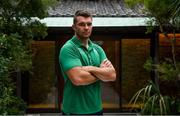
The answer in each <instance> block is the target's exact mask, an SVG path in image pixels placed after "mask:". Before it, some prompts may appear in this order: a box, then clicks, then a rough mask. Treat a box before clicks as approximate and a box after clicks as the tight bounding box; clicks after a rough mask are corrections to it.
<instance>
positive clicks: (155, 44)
mask: <svg viewBox="0 0 180 116" xmlns="http://www.w3.org/2000/svg"><path fill="white" fill-rule="evenodd" d="M158 52H159V34H158V32H156V31H154V32H152V34H151V45H150V55H151V57H152V60H153V64H157V63H158V60H159V58H158ZM151 80H152V81H153V82H154V83H155V84H156V85H158V82H159V79H158V72H157V70H156V69H154V70H153V71H151Z"/></svg>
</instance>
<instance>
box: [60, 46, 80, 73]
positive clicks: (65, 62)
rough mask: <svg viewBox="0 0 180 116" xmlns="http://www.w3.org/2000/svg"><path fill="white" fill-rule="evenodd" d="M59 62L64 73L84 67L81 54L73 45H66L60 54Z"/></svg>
mask: <svg viewBox="0 0 180 116" xmlns="http://www.w3.org/2000/svg"><path fill="white" fill-rule="evenodd" d="M59 62H60V65H61V68H62V70H63V71H64V72H66V71H68V70H70V69H71V68H73V67H77V66H82V63H81V61H80V58H79V54H78V52H77V50H76V48H74V47H73V46H72V45H71V44H65V45H64V46H63V47H62V48H61V50H60V54H59Z"/></svg>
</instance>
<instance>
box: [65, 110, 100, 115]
mask: <svg viewBox="0 0 180 116" xmlns="http://www.w3.org/2000/svg"><path fill="white" fill-rule="evenodd" d="M62 115H86V116H87V115H96V116H101V115H103V110H101V111H99V112H95V113H92V114H65V113H64V112H63V111H62Z"/></svg>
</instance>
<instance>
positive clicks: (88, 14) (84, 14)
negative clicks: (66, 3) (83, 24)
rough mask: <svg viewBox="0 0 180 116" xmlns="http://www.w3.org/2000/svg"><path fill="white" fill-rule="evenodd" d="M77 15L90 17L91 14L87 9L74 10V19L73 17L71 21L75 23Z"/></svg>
mask: <svg viewBox="0 0 180 116" xmlns="http://www.w3.org/2000/svg"><path fill="white" fill-rule="evenodd" d="M78 16H82V17H86V18H88V17H91V18H92V15H91V13H90V12H88V11H85V10H78V11H76V13H75V15H74V19H73V23H74V24H75V23H76V22H77V17H78Z"/></svg>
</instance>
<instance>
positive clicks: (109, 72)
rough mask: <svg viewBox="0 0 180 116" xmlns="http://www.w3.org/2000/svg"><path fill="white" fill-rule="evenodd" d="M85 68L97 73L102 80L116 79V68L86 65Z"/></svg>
mask: <svg viewBox="0 0 180 116" xmlns="http://www.w3.org/2000/svg"><path fill="white" fill-rule="evenodd" d="M83 69H84V70H86V71H88V72H90V73H91V74H93V75H95V76H96V77H97V78H99V79H100V80H102V81H114V80H115V79H116V72H115V70H114V68H110V67H104V68H100V67H94V66H85V67H83Z"/></svg>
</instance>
